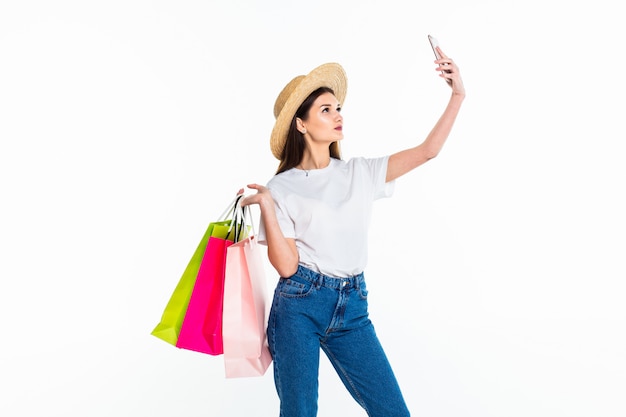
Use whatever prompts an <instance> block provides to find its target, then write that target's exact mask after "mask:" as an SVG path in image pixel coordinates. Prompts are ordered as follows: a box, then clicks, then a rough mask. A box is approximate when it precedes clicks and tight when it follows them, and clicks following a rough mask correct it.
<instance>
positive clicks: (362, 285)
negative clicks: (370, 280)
mask: <svg viewBox="0 0 626 417" xmlns="http://www.w3.org/2000/svg"><path fill="white" fill-rule="evenodd" d="M367 294H368V291H367V287H366V286H365V281H363V282H361V283H360V285H359V297H360V298H361V300H367Z"/></svg>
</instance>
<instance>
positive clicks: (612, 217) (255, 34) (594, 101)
mask: <svg viewBox="0 0 626 417" xmlns="http://www.w3.org/2000/svg"><path fill="white" fill-rule="evenodd" d="M423 3H424V2H410V1H399V0H387V1H384V2H383V1H379V2H374V1H356V0H355V1H344V2H341V1H326V0H322V1H318V2H306V3H305V2H297V3H296V2H288V1H276V0H272V1H264V2H253V1H251V0H248V1H245V2H244V1H229V2H226V1H195V2H166V1H159V2H157V1H155V2H149V1H108V2H80V1H75V2H67V1H65V2H44V1H41V2H8V1H6V2H3V3H2V4H1V5H0V139H1V148H0V178H1V179H0V187H1V188H0V191H1V195H2V203H1V204H0V210H1V215H0V253H1V255H0V256H1V261H0V314H1V317H2V332H1V334H2V342H1V347H0V349H1V355H0V369H1V371H0V380H1V382H2V385H3V388H2V394H1V395H0V414H2V415H5V416H33V415H38V416H63V417H67V416H107V417H108V416H113V415H115V416H172V415H185V416H250V415H258V416H275V415H277V405H278V403H277V399H276V395H275V393H274V388H273V383H272V377H271V372H268V374H267V375H266V376H265V377H263V378H256V379H246V380H225V379H224V377H223V366H222V362H221V358H214V357H209V356H204V355H201V354H196V353H194V352H188V351H183V350H178V349H176V348H174V347H172V346H170V345H167V344H166V343H164V342H162V341H160V340H158V339H156V338H154V337H152V336H150V331H151V330H152V328H153V327H154V325H155V324H156V323H157V322H158V321H159V319H160V315H161V313H162V310H163V307H164V306H165V304H166V302H167V300H168V298H169V296H170V293H171V291H172V290H173V288H174V286H175V284H176V282H177V281H178V278H179V276H180V274H181V273H182V271H183V269H184V267H185V265H186V263H187V261H188V260H189V257H190V256H191V254H192V253H193V250H194V249H195V247H196V245H197V243H198V240H199V239H200V237H201V235H202V232H203V230H204V228H205V227H206V224H207V223H208V222H209V221H211V220H213V219H214V217H215V216H217V215H219V213H221V211H222V209H223V208H224V206H225V205H226V204H227V203H228V201H229V200H230V198H231V196H232V195H233V193H234V192H236V190H237V189H238V188H239V187H240V186H242V185H244V184H247V183H249V182H260V183H264V182H266V181H267V180H268V179H269V178H270V177H271V175H272V174H273V172H274V170H275V168H276V161H275V160H274V159H273V158H272V156H271V154H270V152H269V146H268V138H269V133H270V130H271V127H272V125H273V116H272V108H273V104H274V99H275V97H276V95H277V93H278V92H279V91H280V89H281V88H282V87H283V85H284V84H285V83H286V82H287V81H288V80H289V79H291V77H293V76H295V75H297V74H302V73H306V72H308V71H309V70H311V69H312V68H314V67H315V66H317V65H319V64H321V63H324V62H328V61H337V62H340V63H341V64H342V65H343V66H344V67H345V69H346V71H347V73H348V76H349V92H348V98H347V100H346V103H345V107H344V117H345V123H346V127H345V136H346V139H345V141H344V143H343V151H344V156H345V157H347V158H349V157H351V156H357V155H364V156H378V155H384V154H388V153H391V152H394V151H396V150H400V149H403V148H405V147H408V146H412V145H413V144H416V143H418V142H420V141H421V140H422V139H423V138H424V137H425V135H426V134H427V133H428V131H429V130H430V128H431V126H432V125H433V124H434V122H435V120H436V119H437V117H438V115H439V114H440V113H441V111H442V110H443V107H444V106H445V104H446V101H447V98H448V95H449V92H448V88H447V86H446V85H445V83H444V82H443V81H441V80H440V79H439V78H438V77H437V76H436V72H435V71H434V69H433V68H434V65H433V62H432V61H433V60H434V58H433V56H432V51H431V50H430V46H429V45H428V42H427V38H426V35H427V34H429V33H431V34H433V35H435V36H437V37H438V38H439V40H440V42H441V44H442V47H443V49H444V51H446V52H447V53H448V54H449V55H450V56H452V57H453V58H454V59H455V60H456V61H457V62H458V64H459V66H460V67H461V70H462V74H463V78H464V81H465V84H466V88H467V91H468V97H467V99H466V102H465V104H464V108H463V110H462V113H461V114H460V116H459V118H458V121H457V124H456V126H455V129H454V131H453V133H452V135H451V137H450V139H449V142H448V143H447V145H446V147H445V149H444V151H443V152H442V154H441V155H440V156H439V158H437V159H436V160H434V161H432V162H430V163H429V164H427V165H426V166H424V167H422V168H420V169H418V170H417V171H416V172H413V173H411V174H410V175H408V176H406V177H405V178H402V179H400V180H399V181H398V184H397V188H396V193H395V195H394V197H393V198H391V199H388V200H384V201H380V202H379V203H377V206H376V210H375V215H374V219H373V224H372V235H371V257H370V264H369V267H368V270H367V277H368V283H369V286H370V290H371V314H372V317H373V319H374V321H375V324H376V326H377V330H378V333H379V335H380V337H381V339H382V340H383V343H384V344H385V346H386V348H387V352H388V355H389V356H390V359H391V361H392V363H393V364H394V366H395V369H396V372H397V376H398V378H399V380H400V382H401V385H402V386H403V389H404V392H405V396H406V398H407V401H408V403H409V405H410V408H411V410H412V412H413V414H414V415H429V416H457V415H464V416H481V417H485V416H494V417H502V416H507V417H508V416H511V417H513V416H524V417H527V416H531V415H532V416H546V417H547V416H550V417H552V416H567V417H575V416H576V417H577V416H603V417H612V416H624V415H625V414H626V407H625V405H624V401H623V394H624V392H626V356H625V355H624V352H625V349H626V334H625V332H624V328H625V325H626V307H625V306H624V302H623V300H624V296H625V295H626V294H625V289H626V285H625V284H624V279H625V278H626V268H625V267H624V255H625V249H626V242H625V240H624V239H625V238H624V236H625V235H626V223H625V221H624V212H626V203H625V202H624V179H625V178H626V175H625V174H626V169H625V168H624V163H623V149H624V147H623V142H624V140H625V139H626V135H625V134H624V133H625V131H624V126H623V121H622V120H623V117H624V116H623V114H624V105H623V97H624V95H625V93H626V88H625V86H624V77H623V70H624V64H625V62H624V56H623V55H624V54H623V40H624V35H625V33H624V30H623V24H622V19H621V17H620V16H621V13H618V11H617V10H616V7H617V4H616V3H615V2H610V1H608V0H599V1H595V2H577V1H545V0H543V1H539V0H528V1H525V2H513V1H506V2H503V1H500V2H496V1H452V2H441V1H440V2H428V3H427V4H423ZM612 5H613V6H612ZM257 215H258V212H257ZM268 275H269V276H268V278H271V279H273V278H274V275H273V274H272V273H271V270H270V269H269V267H268ZM320 379H321V390H320V415H321V416H331V415H340V414H343V415H363V413H362V412H360V411H359V409H358V407H357V406H356V404H355V403H354V402H353V401H352V399H351V398H350V397H349V395H348V393H347V392H346V391H345V390H344V389H343V388H342V387H341V385H340V382H339V380H338V378H337V377H336V376H335V375H334V374H333V372H332V371H331V369H330V366H329V365H328V363H327V361H324V362H323V363H322V371H321V376H320Z"/></svg>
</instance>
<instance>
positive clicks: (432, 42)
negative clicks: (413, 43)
mask: <svg viewBox="0 0 626 417" xmlns="http://www.w3.org/2000/svg"><path fill="white" fill-rule="evenodd" d="M428 41H429V42H430V46H432V48H433V52H434V53H435V58H437V59H441V55H439V52H437V47H438V46H439V41H437V38H434V37H432V36H430V35H428Z"/></svg>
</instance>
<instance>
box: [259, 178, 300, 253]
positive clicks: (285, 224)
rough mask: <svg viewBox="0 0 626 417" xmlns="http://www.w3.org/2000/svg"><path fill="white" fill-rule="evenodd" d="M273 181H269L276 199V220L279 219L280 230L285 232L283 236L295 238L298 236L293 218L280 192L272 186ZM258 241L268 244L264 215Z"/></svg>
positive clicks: (269, 186)
mask: <svg viewBox="0 0 626 417" xmlns="http://www.w3.org/2000/svg"><path fill="white" fill-rule="evenodd" d="M271 185H272V184H271V181H270V182H269V183H268V188H269V190H270V193H271V194H272V199H273V200H274V209H275V212H276V220H277V221H278V225H279V226H280V230H281V231H282V232H283V236H284V237H286V238H290V239H293V238H295V236H296V231H295V226H294V223H293V220H292V219H291V218H290V217H289V215H288V214H287V209H286V207H285V205H284V201H283V198H282V196H281V194H280V192H278V191H276V190H275V189H272V188H271ZM258 242H259V243H260V244H262V245H267V234H266V232H265V222H264V221H263V216H261V221H260V225H259V235H258Z"/></svg>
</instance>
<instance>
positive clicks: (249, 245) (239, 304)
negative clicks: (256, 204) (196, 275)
mask: <svg viewBox="0 0 626 417" xmlns="http://www.w3.org/2000/svg"><path fill="white" fill-rule="evenodd" d="M247 211H248V213H249V209H247ZM253 230H254V228H253ZM266 325H267V289H266V279H265V273H264V265H263V258H262V253H261V248H260V246H259V244H258V242H257V241H256V236H254V235H252V236H250V237H248V238H246V239H244V240H241V241H240V242H237V243H234V244H232V245H230V246H229V247H228V248H227V249H226V265H225V279H224V310H223V323H222V336H223V345H224V367H225V374H226V378H237V377H251V376H262V375H264V374H265V371H267V368H268V367H269V365H270V363H271V362H272V357H271V355H270V351H269V348H268V345H267V336H266V332H265V328H266Z"/></svg>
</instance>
